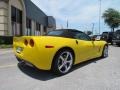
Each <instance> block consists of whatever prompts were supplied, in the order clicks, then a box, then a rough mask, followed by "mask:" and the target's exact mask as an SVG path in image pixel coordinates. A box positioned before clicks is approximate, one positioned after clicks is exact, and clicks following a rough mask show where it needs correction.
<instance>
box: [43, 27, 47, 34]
mask: <svg viewBox="0 0 120 90" xmlns="http://www.w3.org/2000/svg"><path fill="white" fill-rule="evenodd" d="M43 34H44V35H45V34H47V28H46V27H45V26H44V29H43Z"/></svg>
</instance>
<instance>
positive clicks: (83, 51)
mask: <svg viewBox="0 0 120 90" xmlns="http://www.w3.org/2000/svg"><path fill="white" fill-rule="evenodd" d="M75 39H76V40H77V42H78V46H77V48H78V55H77V56H78V58H80V59H79V60H78V61H77V63H79V62H82V61H86V60H89V59H91V58H93V56H94V55H93V54H94V52H95V50H94V48H95V46H94V43H93V41H92V40H91V38H90V37H89V36H88V35H86V34H85V33H83V32H79V33H76V34H75Z"/></svg>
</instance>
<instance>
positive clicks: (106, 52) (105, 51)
mask: <svg viewBox="0 0 120 90" xmlns="http://www.w3.org/2000/svg"><path fill="white" fill-rule="evenodd" d="M103 55H104V57H108V46H105V47H104V54H103Z"/></svg>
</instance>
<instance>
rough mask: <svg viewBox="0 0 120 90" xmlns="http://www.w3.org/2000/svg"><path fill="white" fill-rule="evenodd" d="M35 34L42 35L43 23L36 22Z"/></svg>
mask: <svg viewBox="0 0 120 90" xmlns="http://www.w3.org/2000/svg"><path fill="white" fill-rule="evenodd" d="M35 35H37V36H39V35H41V24H39V23H36V31H35Z"/></svg>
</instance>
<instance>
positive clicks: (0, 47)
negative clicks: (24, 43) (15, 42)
mask: <svg viewBox="0 0 120 90" xmlns="http://www.w3.org/2000/svg"><path fill="white" fill-rule="evenodd" d="M5 48H12V45H6V44H2V45H0V49H5Z"/></svg>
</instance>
